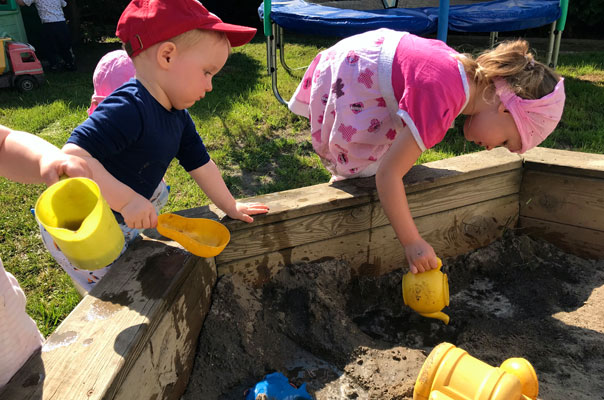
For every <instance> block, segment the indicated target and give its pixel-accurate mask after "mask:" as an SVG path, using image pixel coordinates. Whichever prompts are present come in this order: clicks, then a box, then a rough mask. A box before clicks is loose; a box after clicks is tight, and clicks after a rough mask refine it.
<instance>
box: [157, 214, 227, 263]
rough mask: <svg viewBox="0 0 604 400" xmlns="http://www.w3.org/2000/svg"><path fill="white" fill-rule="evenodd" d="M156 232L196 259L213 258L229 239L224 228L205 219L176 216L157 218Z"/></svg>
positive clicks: (162, 215) (169, 215)
mask: <svg viewBox="0 0 604 400" xmlns="http://www.w3.org/2000/svg"><path fill="white" fill-rule="evenodd" d="M157 231H158V232H159V233H160V234H161V235H164V236H165V237H168V238H170V239H172V240H174V241H176V242H178V243H180V244H181V245H182V247H184V248H185V249H187V250H188V251H189V252H191V253H193V254H195V255H196V256H198V257H204V258H207V257H215V256H217V255H218V254H220V252H221V251H222V250H224V248H225V246H226V245H227V244H228V243H229V240H230V239H231V234H230V232H229V230H228V229H227V228H226V226H224V225H222V224H221V223H220V222H218V221H214V220H212V219H207V218H186V217H182V216H180V215H177V214H161V215H159V216H158V217H157Z"/></svg>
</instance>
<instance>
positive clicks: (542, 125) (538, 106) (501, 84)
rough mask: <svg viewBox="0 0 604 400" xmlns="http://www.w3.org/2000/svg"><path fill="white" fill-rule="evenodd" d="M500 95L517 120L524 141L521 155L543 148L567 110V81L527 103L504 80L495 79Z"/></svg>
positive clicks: (562, 79)
mask: <svg viewBox="0 0 604 400" xmlns="http://www.w3.org/2000/svg"><path fill="white" fill-rule="evenodd" d="M494 82H495V87H496V89H497V95H498V96H499V98H500V99H501V102H502V103H503V104H504V105H505V108H506V109H507V110H508V111H509V112H510V113H511V114H512V117H514V122H516V127H517V128H518V132H519V133H520V139H521V140H522V149H520V150H519V151H518V153H524V152H525V151H527V150H530V149H532V148H533V147H535V146H537V145H539V144H540V143H541V142H543V141H544V140H545V139H546V138H547V137H548V136H549V134H550V133H552V132H553V131H554V129H555V128H556V125H558V122H560V118H562V111H563V110H564V101H565V99H566V96H565V93H564V78H561V79H560V81H559V82H558V83H557V84H556V87H555V88H554V90H553V91H552V92H551V93H550V94H548V95H546V96H543V97H542V98H540V99H536V100H527V99H523V98H521V97H518V96H517V95H516V94H515V93H514V92H513V91H512V89H511V88H510V86H509V85H508V84H507V82H506V81H505V80H503V79H501V78H498V79H495V80H494Z"/></svg>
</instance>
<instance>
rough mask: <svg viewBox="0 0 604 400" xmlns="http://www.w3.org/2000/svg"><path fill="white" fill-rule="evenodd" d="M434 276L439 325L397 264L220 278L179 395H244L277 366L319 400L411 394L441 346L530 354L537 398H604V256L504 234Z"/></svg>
mask: <svg viewBox="0 0 604 400" xmlns="http://www.w3.org/2000/svg"><path fill="white" fill-rule="evenodd" d="M443 271H444V272H446V273H447V274H448V275H449V282H450V292H451V299H450V300H451V301H450V306H449V307H448V308H447V309H445V310H444V311H446V312H447V313H448V314H449V315H450V317H451V323H450V325H448V326H446V325H444V324H443V323H442V322H440V321H437V320H432V319H427V318H423V317H421V316H419V315H417V314H415V313H414V312H413V311H411V310H410V309H409V308H407V307H406V306H404V304H403V299H402V296H401V279H402V271H396V272H393V273H390V274H388V275H383V276H380V277H367V276H353V275H351V272H350V268H349V266H348V265H346V264H345V263H343V262H341V261H338V260H329V261H325V262H321V263H315V264H312V263H309V264H296V265H292V266H288V267H287V268H285V269H283V270H282V271H281V272H280V273H279V274H278V275H276V276H275V277H274V278H273V279H272V280H271V281H270V282H269V283H267V284H266V285H265V286H263V287H262V288H252V287H249V286H246V285H245V284H244V283H243V282H241V281H240V280H238V279H237V278H236V277H232V276H225V277H223V278H221V279H220V280H219V281H218V283H217V285H216V287H215V290H214V293H213V303H212V307H211V310H210V313H209V315H208V316H207V318H206V320H205V323H204V326H203V329H202V332H201V335H200V340H199V345H198V353H197V356H196V360H195V366H194V371H193V373H192V377H191V380H190V383H189V387H188V388H187V391H186V393H185V394H184V396H183V398H182V399H183V400H189V399H191V400H192V399H196V400H197V399H242V398H243V393H244V391H245V389H247V388H249V387H252V386H253V385H254V384H255V383H256V382H258V381H260V380H261V379H262V378H263V377H264V375H266V374H268V373H271V372H275V371H279V372H282V373H283V374H285V375H286V376H287V377H288V378H289V379H290V381H292V382H293V383H295V384H301V383H303V382H306V383H307V388H308V391H309V392H310V393H311V394H312V395H313V396H314V397H315V398H316V399H318V400H321V399H411V398H412V395H413V385H414V383H415V379H416V377H417V375H418V373H419V370H420V368H421V366H422V364H423V362H424V360H425V358H426V356H427V354H428V353H429V352H430V351H431V350H432V348H433V347H434V346H435V345H437V344H438V343H441V342H443V341H447V342H451V343H453V344H455V345H457V346H458V347H461V348H463V349H464V350H467V351H468V352H469V353H470V354H471V355H473V356H475V357H477V358H479V359H481V360H482V361H484V362H486V363H488V364H489V365H492V366H498V365H499V364H500V363H501V362H502V361H503V360H505V359H507V358H509V357H524V358H526V359H528V360H529V361H530V362H531V363H532V365H533V366H534V367H535V369H536V371H537V376H538V378H539V384H540V395H539V398H540V399H552V400H554V399H560V400H563V399H564V400H567V399H574V400H579V399H590V400H591V399H604V313H603V312H602V310H603V309H604V261H602V260H601V261H590V260H584V259H581V258H578V257H575V256H573V255H569V254H567V253H564V252H562V251H561V250H559V249H557V248H556V247H554V246H552V245H551V244H549V243H547V242H543V241H535V240H533V239H531V238H529V237H527V236H516V235H513V234H508V235H506V236H505V237H504V238H503V239H502V240H500V241H497V242H495V243H493V244H491V245H490V246H488V247H486V248H483V249H480V250H477V251H474V252H471V253H468V254H466V255H463V256H460V257H457V258H455V259H447V260H445V267H444V268H443Z"/></svg>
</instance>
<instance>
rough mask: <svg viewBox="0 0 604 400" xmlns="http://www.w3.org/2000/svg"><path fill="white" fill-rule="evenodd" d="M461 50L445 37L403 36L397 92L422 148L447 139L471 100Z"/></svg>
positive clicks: (397, 56)
mask: <svg viewBox="0 0 604 400" xmlns="http://www.w3.org/2000/svg"><path fill="white" fill-rule="evenodd" d="M457 54H458V53H457V52H455V51H454V50H453V49H451V48H450V47H449V46H447V45H446V44H445V43H444V42H442V41H441V40H434V39H426V38H422V37H418V36H415V35H406V36H403V38H402V39H401V40H400V42H399V44H398V47H397V49H396V54H395V57H394V63H393V66H392V86H393V88H394V96H395V98H396V100H397V101H398V107H399V110H400V112H399V115H400V116H401V117H402V118H403V121H404V122H405V123H406V124H408V125H410V127H411V130H412V131H414V129H415V130H416V132H413V133H414V135H417V136H419V138H420V139H421V143H418V144H419V147H420V148H421V149H422V150H424V149H429V148H432V147H434V146H435V145H436V144H438V143H440V142H441V141H442V140H443V139H444V137H445V134H446V133H447V131H448V130H449V128H451V126H452V125H453V121H454V120H455V118H456V117H457V116H458V115H459V113H461V111H462V110H463V108H464V106H465V103H466V101H467V100H466V99H467V96H466V87H465V86H467V84H466V85H464V82H465V81H466V77H465V72H464V71H463V67H461V66H460V63H459V61H458V60H457V59H456V58H455V56H456V55H457ZM417 139H418V138H417V137H416V140H417ZM422 145H423V146H422Z"/></svg>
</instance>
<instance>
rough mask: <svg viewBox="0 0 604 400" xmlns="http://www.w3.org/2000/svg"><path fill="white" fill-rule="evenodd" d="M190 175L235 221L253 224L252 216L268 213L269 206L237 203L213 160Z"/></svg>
mask: <svg viewBox="0 0 604 400" xmlns="http://www.w3.org/2000/svg"><path fill="white" fill-rule="evenodd" d="M189 174H190V175H191V177H193V179H194V180H195V182H197V185H199V187H200V188H201V190H203V192H204V193H205V194H206V195H207V196H208V197H209V198H210V200H212V202H213V203H214V204H215V205H216V206H217V207H218V208H220V209H221V210H222V211H224V212H225V213H226V214H227V215H228V216H229V217H231V218H233V219H239V220H241V221H244V222H253V221H254V219H253V218H252V217H250V215H254V214H265V213H267V212H268V206H266V205H264V204H262V203H239V202H237V201H235V198H234V197H233V195H231V192H230V191H229V189H228V188H227V186H226V184H225V183H224V180H223V179H222V175H220V171H219V170H218V167H217V166H216V164H215V163H214V161H212V160H210V161H209V162H207V163H206V164H205V165H202V166H201V167H199V168H196V169H194V170H193V171H190V172H189Z"/></svg>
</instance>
